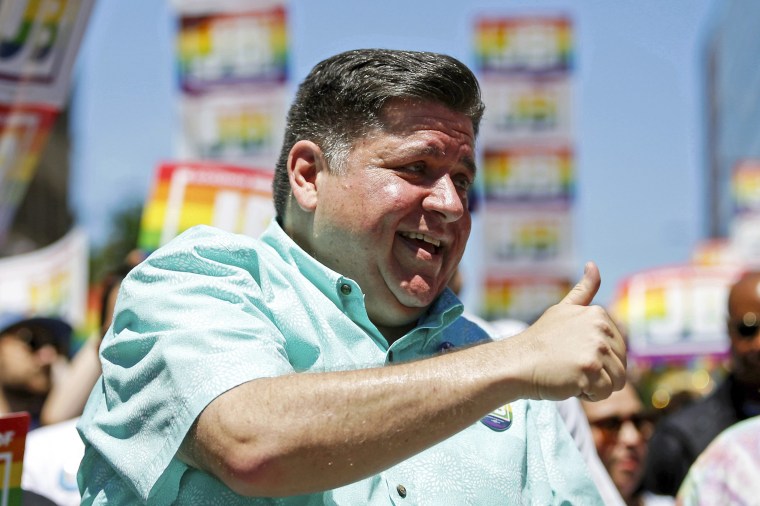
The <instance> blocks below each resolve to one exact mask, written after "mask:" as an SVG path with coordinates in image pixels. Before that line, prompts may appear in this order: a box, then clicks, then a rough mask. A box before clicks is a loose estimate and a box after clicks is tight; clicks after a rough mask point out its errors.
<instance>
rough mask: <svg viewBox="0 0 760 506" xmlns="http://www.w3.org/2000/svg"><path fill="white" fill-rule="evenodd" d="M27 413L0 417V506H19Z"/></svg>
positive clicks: (27, 426) (27, 422)
mask: <svg viewBox="0 0 760 506" xmlns="http://www.w3.org/2000/svg"><path fill="white" fill-rule="evenodd" d="M29 421H30V418H29V413H26V412H24V413H11V414H8V415H0V506H21V504H22V502H21V499H22V497H21V471H22V468H23V465H24V449H25V448H26V433H27V432H28V431H29Z"/></svg>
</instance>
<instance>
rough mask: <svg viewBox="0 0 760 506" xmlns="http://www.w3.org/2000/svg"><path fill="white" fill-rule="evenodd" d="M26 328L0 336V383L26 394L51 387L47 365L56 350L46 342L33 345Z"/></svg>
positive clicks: (51, 361)
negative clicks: (36, 345)
mask: <svg viewBox="0 0 760 506" xmlns="http://www.w3.org/2000/svg"><path fill="white" fill-rule="evenodd" d="M29 332H31V330H29V329H26V328H20V329H16V330H14V331H11V332H8V333H6V334H3V335H2V336H0V386H2V387H3V388H5V389H8V390H13V391H16V392H26V393H28V394H30V395H44V394H47V392H48V391H49V390H50V387H51V381H52V379H51V375H52V372H51V368H52V365H53V363H54V362H55V361H56V360H57V359H58V352H57V351H56V349H55V348H54V347H53V346H52V345H50V344H46V345H43V346H40V347H34V346H32V345H31V344H30V342H32V341H33V340H32V339H30V336H29V335H27V333H29Z"/></svg>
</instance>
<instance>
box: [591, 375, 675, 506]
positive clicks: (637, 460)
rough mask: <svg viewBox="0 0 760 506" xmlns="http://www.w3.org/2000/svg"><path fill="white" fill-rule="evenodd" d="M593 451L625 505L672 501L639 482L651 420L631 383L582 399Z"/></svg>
mask: <svg viewBox="0 0 760 506" xmlns="http://www.w3.org/2000/svg"><path fill="white" fill-rule="evenodd" d="M582 405H583V409H584V411H585V412H586V416H587V417H588V421H589V424H590V425H591V433H592V435H593V438H594V445H595V446H596V451H597V452H598V454H599V457H600V458H601V460H602V463H603V464H604V467H605V469H607V472H608V473H609V475H610V478H612V481H613V483H614V484H615V486H616V487H617V489H618V491H619V492H620V495H621V496H622V497H623V500H624V501H625V503H626V504H628V505H631V506H632V505H653V504H672V502H673V500H672V498H670V497H668V498H665V497H663V496H653V495H652V494H650V493H648V492H646V491H644V490H643V488H642V486H641V484H642V483H641V482H642V478H643V476H644V461H645V459H646V455H647V451H648V448H649V438H650V437H651V435H652V430H653V428H654V424H653V422H652V419H651V418H650V417H649V416H647V414H646V413H645V412H644V405H643V404H642V402H641V399H640V398H639V394H638V392H636V389H635V388H634V386H633V385H632V384H631V383H626V385H625V386H624V387H623V389H622V390H620V391H618V392H614V393H613V394H612V395H610V396H609V397H608V398H607V399H604V400H603V401H599V402H588V401H582Z"/></svg>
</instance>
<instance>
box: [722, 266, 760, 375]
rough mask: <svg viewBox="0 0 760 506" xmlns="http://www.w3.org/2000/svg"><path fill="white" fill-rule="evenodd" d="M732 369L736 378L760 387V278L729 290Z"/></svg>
mask: <svg viewBox="0 0 760 506" xmlns="http://www.w3.org/2000/svg"><path fill="white" fill-rule="evenodd" d="M728 335H729V337H730V338H731V354H732V360H733V363H732V370H733V373H734V374H735V375H736V377H737V379H738V380H739V381H741V382H742V383H745V384H748V385H756V386H759V387H760V275H757V276H754V275H753V276H749V277H747V278H745V279H743V280H742V281H740V282H739V283H737V284H736V286H734V287H733V289H732V291H731V296H730V298H729V304H728Z"/></svg>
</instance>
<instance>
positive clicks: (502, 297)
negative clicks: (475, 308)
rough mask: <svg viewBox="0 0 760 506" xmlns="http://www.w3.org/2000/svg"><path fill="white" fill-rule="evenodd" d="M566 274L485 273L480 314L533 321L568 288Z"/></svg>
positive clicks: (491, 317)
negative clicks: (481, 311) (486, 274)
mask: <svg viewBox="0 0 760 506" xmlns="http://www.w3.org/2000/svg"><path fill="white" fill-rule="evenodd" d="M571 286H572V282H571V281H570V279H568V278H565V277H551V276H540V275H518V274H515V275H503V276H499V275H493V274H490V275H489V276H487V277H486V280H485V286H484V290H483V317H484V318H486V319H488V320H496V319H502V318H509V319H515V320H520V321H523V322H526V323H532V322H534V321H535V320H536V319H537V318H538V317H539V316H541V314H542V313H543V312H544V311H545V310H546V309H547V308H548V307H549V306H552V305H554V304H556V303H558V302H559V301H560V300H562V297H564V296H565V294H566V293H567V292H568V291H569V290H570V287H571Z"/></svg>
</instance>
